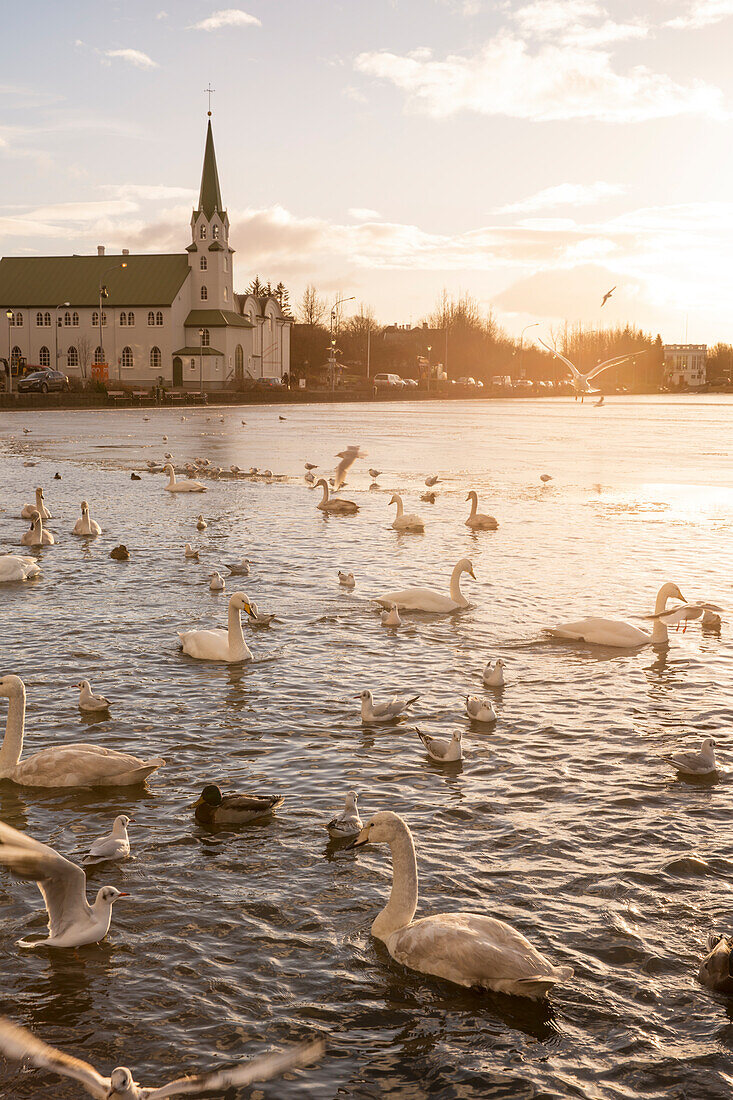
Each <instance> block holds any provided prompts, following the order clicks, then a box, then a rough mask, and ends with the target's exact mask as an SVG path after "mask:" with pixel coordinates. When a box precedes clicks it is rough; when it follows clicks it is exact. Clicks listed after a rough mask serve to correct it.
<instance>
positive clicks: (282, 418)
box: [278, 416, 288, 420]
mask: <svg viewBox="0 0 733 1100" xmlns="http://www.w3.org/2000/svg"><path fill="white" fill-rule="evenodd" d="M287 419H288V418H287V416H279V417H278V420H287Z"/></svg>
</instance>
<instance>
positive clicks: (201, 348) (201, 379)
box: [199, 328, 205, 394]
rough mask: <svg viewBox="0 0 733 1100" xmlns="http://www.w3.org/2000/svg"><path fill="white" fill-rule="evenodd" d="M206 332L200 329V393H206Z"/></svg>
mask: <svg viewBox="0 0 733 1100" xmlns="http://www.w3.org/2000/svg"><path fill="white" fill-rule="evenodd" d="M204 332H205V329H202V328H200V329H199V392H200V393H201V394H203V392H204Z"/></svg>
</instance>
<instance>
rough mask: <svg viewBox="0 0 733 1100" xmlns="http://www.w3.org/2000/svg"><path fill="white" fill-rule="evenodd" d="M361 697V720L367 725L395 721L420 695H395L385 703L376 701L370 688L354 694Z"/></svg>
mask: <svg viewBox="0 0 733 1100" xmlns="http://www.w3.org/2000/svg"><path fill="white" fill-rule="evenodd" d="M354 698H356V699H361V720H362V722H363V723H364V724H365V725H372V724H375V723H376V724H379V723H381V722H394V721H395V720H396V719H397V718H399V716H400V715H401V714H402V712H403V711H405V710H407V708H408V707H411V706H412V704H413V703H416V702H417V700H418V699H419V698H420V696H419V695H393V696H392V698H391V699H387V700H386V702H384V703H375V702H374V696H373V695H372V693H371V691H369V690H368V689H367V690H365V691H360V692H359V694H358V695H356V696H354Z"/></svg>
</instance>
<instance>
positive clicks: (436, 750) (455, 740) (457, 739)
mask: <svg viewBox="0 0 733 1100" xmlns="http://www.w3.org/2000/svg"><path fill="white" fill-rule="evenodd" d="M417 735H418V737H419V738H420V740H421V741H422V743H423V745H424V746H425V751H426V752H427V754H428V756H429V757H430V759H431V760H435V761H436V763H438V764H447V763H449V762H451V761H453V760H462V759H463V748H462V746H461V731H460V730H456V732H455V733H454V734H453V736H452V737H451V739H450V740H448V738H447V737H430V736H429V735H428V734H427V733H422V732H421V731H420V730H418V731H417Z"/></svg>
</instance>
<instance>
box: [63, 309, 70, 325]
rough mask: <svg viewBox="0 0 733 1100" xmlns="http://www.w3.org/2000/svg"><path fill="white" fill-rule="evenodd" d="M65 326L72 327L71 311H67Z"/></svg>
mask: <svg viewBox="0 0 733 1100" xmlns="http://www.w3.org/2000/svg"><path fill="white" fill-rule="evenodd" d="M64 324H65V325H66V326H67V327H68V326H70V325H71V314H70V313H69V311H68V310H67V311H66V313H65V314H64Z"/></svg>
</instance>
